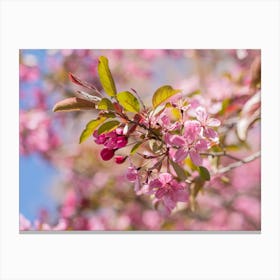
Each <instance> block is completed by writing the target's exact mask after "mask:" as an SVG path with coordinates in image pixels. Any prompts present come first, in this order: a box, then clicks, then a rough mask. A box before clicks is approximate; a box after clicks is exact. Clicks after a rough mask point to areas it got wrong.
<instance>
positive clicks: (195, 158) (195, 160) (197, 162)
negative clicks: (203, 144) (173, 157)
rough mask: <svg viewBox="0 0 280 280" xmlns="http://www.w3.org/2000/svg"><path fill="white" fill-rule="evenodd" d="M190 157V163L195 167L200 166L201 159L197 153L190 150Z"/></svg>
mask: <svg viewBox="0 0 280 280" xmlns="http://www.w3.org/2000/svg"><path fill="white" fill-rule="evenodd" d="M190 157H191V160H192V162H193V163H194V164H195V165H197V166H199V165H201V164H202V158H201V157H200V155H199V154H198V152H197V151H195V150H191V151H190Z"/></svg>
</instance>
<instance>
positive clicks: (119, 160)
mask: <svg viewBox="0 0 280 280" xmlns="http://www.w3.org/2000/svg"><path fill="white" fill-rule="evenodd" d="M126 159H127V157H124V156H115V162H116V163H117V164H122V163H124V162H125V160H126Z"/></svg>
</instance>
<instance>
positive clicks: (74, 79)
mask: <svg viewBox="0 0 280 280" xmlns="http://www.w3.org/2000/svg"><path fill="white" fill-rule="evenodd" d="M69 79H70V80H71V82H73V83H74V84H76V85H78V86H81V87H84V88H87V89H94V90H96V87H95V86H94V85H91V84H90V83H87V82H85V81H82V80H81V79H79V78H78V77H77V76H75V75H74V74H72V73H69Z"/></svg>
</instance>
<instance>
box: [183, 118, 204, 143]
mask: <svg viewBox="0 0 280 280" xmlns="http://www.w3.org/2000/svg"><path fill="white" fill-rule="evenodd" d="M184 128H185V129H184V137H185V138H186V139H187V141H188V143H191V142H193V141H194V140H195V139H196V138H197V137H198V136H199V133H200V131H201V126H200V123H199V122H198V121H186V122H185V123H184Z"/></svg>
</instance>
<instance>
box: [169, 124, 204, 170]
mask: <svg viewBox="0 0 280 280" xmlns="http://www.w3.org/2000/svg"><path fill="white" fill-rule="evenodd" d="M200 131H201V127H200V124H199V122H197V121H186V122H185V124H184V134H183V136H179V135H172V136H171V135H167V136H166V137H165V140H166V141H167V143H168V144H169V145H171V146H177V147H179V149H178V150H177V151H176V152H175V154H174V157H173V158H174V160H175V161H176V162H180V161H182V160H184V159H185V158H186V157H187V156H188V155H189V156H190V158H191V160H192V162H193V163H194V164H195V165H201V164H202V158H201V157H200V155H199V152H201V151H203V150H206V149H207V148H208V142H207V141H206V140H204V139H202V138H201V137H200Z"/></svg>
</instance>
